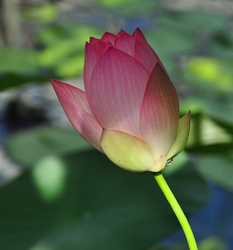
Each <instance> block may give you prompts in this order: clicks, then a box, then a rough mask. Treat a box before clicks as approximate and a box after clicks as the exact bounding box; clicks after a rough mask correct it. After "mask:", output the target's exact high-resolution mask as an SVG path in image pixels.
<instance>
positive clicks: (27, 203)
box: [0, 127, 209, 250]
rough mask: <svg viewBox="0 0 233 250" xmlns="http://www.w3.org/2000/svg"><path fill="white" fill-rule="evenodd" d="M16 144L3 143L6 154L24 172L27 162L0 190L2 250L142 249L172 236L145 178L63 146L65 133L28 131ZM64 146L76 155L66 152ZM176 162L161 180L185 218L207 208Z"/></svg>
mask: <svg viewBox="0 0 233 250" xmlns="http://www.w3.org/2000/svg"><path fill="white" fill-rule="evenodd" d="M21 133H22V135H24V134H25V132H21ZM33 133H34V134H33ZM66 133H67V136H68V138H67V137H66V136H65V134H66ZM14 138H15V137H12V140H14ZM19 138H20V136H19V135H18V137H16V141H18V142H17V143H16V145H17V146H15V145H14V142H13V141H11V142H10V144H11V146H12V145H13V148H12V147H10V145H9V141H8V149H9V150H10V152H11V153H12V156H13V159H14V160H17V161H18V162H21V164H24V165H27V164H28V163H29V162H28V160H27V158H28V157H27V156H29V155H32V157H31V164H30V170H28V171H26V172H25V173H23V174H22V175H21V176H20V177H19V178H18V179H16V180H15V181H13V182H12V183H10V184H9V185H6V186H4V187H2V188H1V189H0V199H1V204H0V221H1V223H0V235H1V237H0V245H1V246H2V247H4V249H5V250H13V249H15V248H17V249H18V250H25V249H32V250H35V249H44V248H45V249H48V250H50V249H51V250H52V249H61V250H76V249H80V250H82V249H83V250H86V249H96V250H98V249H112V250H113V249H116V250H117V249H121V250H130V249H132V250H136V249H138V250H139V249H147V248H149V247H150V246H151V245H153V244H155V243H156V242H159V241H160V240H161V239H162V238H164V237H165V236H167V235H169V234H170V233H172V232H174V231H175V230H177V229H178V228H179V223H178V221H177V219H176V217H175V216H174V214H173V211H172V210H171V208H170V206H169V204H168V203H167V201H166V199H165V197H164V196H163V194H162V192H161V191H160V189H159V187H158V186H157V185H156V183H155V181H154V179H153V176H152V175H151V174H150V173H147V174H144V175H139V174H135V173H130V172H127V171H124V170H122V169H120V168H118V167H116V166H115V165H114V164H113V163H111V162H110V161H109V160H108V158H107V157H106V156H105V155H103V154H101V153H100V152H98V151H96V150H89V149H88V148H87V147H86V145H85V143H83V146H82V147H81V146H80V143H79V141H80V140H82V138H81V137H80V136H79V135H78V134H77V133H75V134H74V135H73V139H71V138H72V137H71V132H69V131H67V132H65V131H64V130H63V131H61V133H60V134H59V133H58V131H57V133H56V132H55V133H54V132H52V133H51V128H49V127H48V128H46V127H44V128H43V129H42V130H41V129H34V130H31V131H30V135H27V136H26V137H25V138H26V140H25V141H23V139H22V138H23V136H22V137H21V144H20V143H19V141H20V139H19ZM30 138H33V140H34V143H31V141H30ZM70 139H71V140H73V143H74V141H75V140H76V147H75V145H74V144H73V143H71V144H73V146H70V145H68V142H69V141H70ZM35 141H37V143H36V142H35ZM46 141H47V142H48V143H47V144H46V143H45V142H46ZM62 141H63V143H60V142H62ZM22 145H23V150H24V151H25V152H24V153H23V156H20V154H21V153H22V152H23V151H20V147H21V148H22ZM32 147H33V150H34V152H32V151H31V148H32ZM42 147H43V148H44V151H43V149H42ZM74 148H75V150H74ZM68 151H70V152H72V151H73V153H67V152H68ZM41 152H44V156H43V155H42V154H41ZM49 152H50V153H51V154H53V155H48V154H49ZM55 152H57V153H55ZM36 154H37V155H36ZM38 158H41V160H39V161H38V160H37V159H38ZM18 159H20V160H18ZM179 159H180V160H179ZM177 161H178V163H177V166H179V167H178V168H177V167H176V168H175V170H174V169H173V170H172V171H169V170H168V171H167V170H166V171H164V174H165V176H166V179H167V181H168V183H169V185H170V186H171V188H172V190H173V192H174V193H175V195H176V197H177V199H178V200H179V201H180V203H181V206H182V207H183V209H184V211H185V213H186V214H187V216H190V215H192V214H193V213H194V212H195V211H197V210H198V209H199V208H200V207H201V206H203V204H205V202H207V200H208V198H209V196H208V194H209V192H208V188H207V186H206V184H205V182H204V180H203V179H202V178H200V176H199V174H198V173H197V172H196V170H194V166H193V164H191V163H190V162H188V160H187V158H186V157H182V156H181V158H179V157H178V158H177ZM158 201H159V202H158ZM16 207H17V209H14V208H16ZM19 225H20V237H19V238H18V236H19V232H18V229H19ZM35 225H36V226H35ZM142 228H143V230H142ZM32 246H33V247H32Z"/></svg>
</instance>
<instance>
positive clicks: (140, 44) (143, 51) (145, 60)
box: [133, 28, 166, 72]
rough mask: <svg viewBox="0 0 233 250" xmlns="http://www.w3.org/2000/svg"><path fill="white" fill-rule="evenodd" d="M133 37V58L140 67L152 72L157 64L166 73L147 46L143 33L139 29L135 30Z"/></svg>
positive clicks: (157, 58)
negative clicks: (142, 66)
mask: <svg viewBox="0 0 233 250" xmlns="http://www.w3.org/2000/svg"><path fill="white" fill-rule="evenodd" d="M133 36H134V37H135V39H136V42H135V52H134V58H136V59H137V60H138V61H139V62H140V63H141V64H142V65H144V66H145V68H146V69H147V70H149V72H151V71H152V70H153V68H154V66H155V64H156V63H157V62H158V63H159V64H160V65H161V66H162V68H163V69H164V71H165V72H166V69H165V68H164V66H163V64H162V62H161V60H160V59H159V57H158V55H157V54H156V53H155V52H154V50H153V49H152V48H151V46H150V45H149V44H148V42H147V40H146V38H145V36H144V35H143V33H142V32H141V30H140V29H139V28H137V29H136V30H135V32H134V33H133Z"/></svg>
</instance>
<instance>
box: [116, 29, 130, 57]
mask: <svg viewBox="0 0 233 250" xmlns="http://www.w3.org/2000/svg"><path fill="white" fill-rule="evenodd" d="M134 45H135V39H134V37H132V36H130V35H129V34H127V33H123V34H122V35H121V36H120V37H119V38H117V39H116V41H115V48H117V49H119V50H121V51H123V52H125V53H126V54H128V55H130V56H132V57H133V56H134Z"/></svg>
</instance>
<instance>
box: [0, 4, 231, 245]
mask: <svg viewBox="0 0 233 250" xmlns="http://www.w3.org/2000/svg"><path fill="white" fill-rule="evenodd" d="M232 17H233V1H231V0H222V1H221V0H219V1H217V0H215V1H213V0H212V1H211V0H203V1H201V0H164V1H159V0H143V1H142V0H96V1H95V0H66V1H65V0H40V1H39V0H0V142H1V144H0V185H1V186H0V248H1V249H3V250H89V249H94V250H99V249H102V250H103V249H107V250H131V249H132V250H159V249H160V250H162V249H163V250H165V249H181V250H182V249H188V248H187V245H186V241H185V238H184V236H183V234H182V232H181V231H179V230H180V226H179V224H178V222H177V220H176V218H175V216H174V214H173V212H172V211H171V209H170V207H169V205H168V204H167V202H166V200H165V198H164V197H163V195H162V194H161V191H160V190H159V188H158V187H157V185H156V183H155V181H154V180H153V176H152V175H151V174H150V173H147V174H145V175H138V174H135V173H129V172H126V171H124V170H121V169H119V168H118V167H116V166H114V165H113V164H112V163H111V162H110V161H109V160H108V159H107V158H106V157H105V156H104V155H102V154H101V153H99V152H97V151H96V150H94V149H93V148H92V147H91V146H89V145H88V144H87V143H86V142H85V141H84V140H83V139H82V138H81V137H80V136H79V135H78V133H77V132H76V131H75V130H74V129H73V128H72V127H71V125H70V124H69V122H68V120H67V118H66V117H65V115H64V113H63V111H62V109H61V107H60V105H59V103H58V100H57V98H56V96H55V94H54V91H53V90H52V87H51V85H50V83H49V78H56V79H58V80H62V81H64V82H67V83H70V84H73V85H75V86H77V87H82V85H83V83H82V71H83V65H84V46H85V43H86V41H89V38H90V37H97V38H100V37H101V35H102V34H103V33H104V32H105V31H109V32H112V33H115V34H116V33H118V32H119V30H120V29H124V30H125V31H126V32H128V33H130V34H132V33H133V32H134V30H135V29H136V28H137V27H139V28H140V29H141V30H142V31H143V33H144V34H145V36H146V38H147V40H148V42H149V44H150V45H151V46H152V48H153V49H154V50H155V52H156V53H157V54H158V55H159V57H160V59H161V61H162V62H163V64H164V65H165V68H166V69H167V71H168V73H169V75H170V77H171V79H172V81H173V83H174V85H175V87H176V89H177V92H178V95H179V99H180V104H181V107H180V112H181V115H183V114H185V113H187V111H188V110H191V114H192V123H191V134H190V138H189V141H188V144H187V147H186V150H185V151H184V152H182V154H180V155H179V156H178V157H177V158H175V160H174V163H173V164H172V166H170V167H167V168H166V169H165V170H164V175H165V177H166V179H167V181H168V183H169V185H170V186H171V188H172V190H173V191H174V193H175V195H176V197H177V199H178V201H179V202H180V204H181V206H182V207H183V209H184V211H185V213H186V214H187V216H188V217H189V218H190V219H191V225H192V227H193V229H194V234H195V235H196V237H197V240H198V244H199V247H200V250H218V249H219V250H226V249H228V250H229V249H230V250H231V249H233V193H232V192H233V181H232V179H233V22H232V20H233V19H232Z"/></svg>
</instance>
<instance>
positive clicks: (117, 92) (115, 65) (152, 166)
mask: <svg viewBox="0 0 233 250" xmlns="http://www.w3.org/2000/svg"><path fill="white" fill-rule="evenodd" d="M51 81H52V84H53V87H54V89H55V91H56V94H57V96H58V98H59V100H60V103H61V105H62V107H63V109H64V111H65V113H66V115H67V117H68V118H69V120H70V122H71V123H72V124H73V126H74V127H75V129H76V130H77V131H78V132H79V133H80V135H81V136H82V137H83V138H84V139H85V140H86V141H87V142H89V143H90V144H91V145H92V146H93V147H95V148H96V149H98V150H99V151H101V152H103V153H104V154H106V155H107V157H108V158H109V159H110V160H111V161H112V162H114V163H115V164H116V165H118V166H119V167H121V168H123V169H126V170H129V171H133V172H145V171H151V172H158V171H160V170H162V169H163V168H164V167H165V166H166V164H167V163H168V162H169V160H171V159H172V158H173V157H175V156H176V155H177V154H179V153H180V152H181V151H182V150H183V148H184V146H185V145H186V143H187V139H188V135H189V127H190V112H189V113H187V114H186V115H185V116H184V117H183V118H181V119H180V120H179V100H178V97H177V93H176V90H175V88H174V86H173V84H172V82H171V80H170V78H169V76H168V74H167V72H166V70H165V68H164V66H163V64H162V63H161V61H160V59H159V57H158V56H157V54H156V53H155V52H154V51H153V49H152V48H151V47H150V46H149V44H148V43H147V41H146V39H145V37H144V35H143V33H142V32H141V31H140V29H136V30H135V32H134V33H133V35H129V34H128V33H126V32H125V31H123V30H121V31H120V32H119V33H118V34H117V35H114V34H111V33H108V32H106V33H104V35H103V36H102V37H101V39H96V38H93V37H91V38H90V42H89V43H88V42H87V43H86V47H85V64H84V87H85V92H84V91H82V90H80V89H78V88H76V87H73V86H71V85H68V84H66V83H63V82H60V81H58V80H54V79H51Z"/></svg>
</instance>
